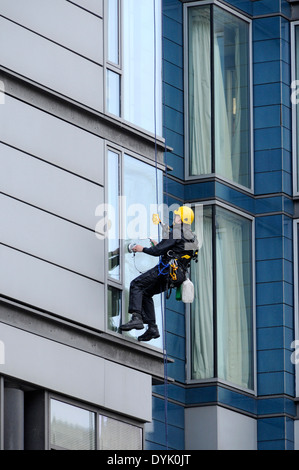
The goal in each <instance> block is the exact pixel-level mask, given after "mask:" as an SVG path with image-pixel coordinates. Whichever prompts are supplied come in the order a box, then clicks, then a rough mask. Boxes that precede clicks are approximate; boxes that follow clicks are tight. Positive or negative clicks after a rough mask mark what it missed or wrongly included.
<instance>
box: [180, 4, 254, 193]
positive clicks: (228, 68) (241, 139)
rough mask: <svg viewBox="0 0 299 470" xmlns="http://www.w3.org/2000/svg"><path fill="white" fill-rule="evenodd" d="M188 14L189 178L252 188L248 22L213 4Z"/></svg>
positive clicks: (196, 8)
mask: <svg viewBox="0 0 299 470" xmlns="http://www.w3.org/2000/svg"><path fill="white" fill-rule="evenodd" d="M212 11H213V24H212V20H211V12H212ZM188 12H189V18H188V21H189V45H188V47H189V51H188V54H189V82H188V86H189V171H190V175H204V174H209V173H211V172H215V173H217V174H219V175H221V176H222V177H224V178H226V179H229V180H230V181H233V182H234V183H236V184H240V185H242V186H245V187H250V186H251V165H250V160H251V157H250V91H249V89H250V87H249V24H248V23H247V22H246V21H244V20H242V19H240V18H239V17H236V16H234V15H232V14H231V13H229V12H227V11H225V10H223V9H221V8H219V7H217V6H215V5H213V6H211V5H208V6H207V5H204V6H203V5H202V6H197V7H193V8H189V9H188ZM211 34H213V37H211ZM211 54H213V57H212V67H211ZM212 84H213V85H214V86H213V89H212ZM212 103H213V108H212ZM213 160H214V161H213Z"/></svg>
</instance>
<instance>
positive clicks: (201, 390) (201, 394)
mask: <svg viewBox="0 0 299 470" xmlns="http://www.w3.org/2000/svg"><path fill="white" fill-rule="evenodd" d="M216 401H217V387H216V386H210V387H198V388H190V389H187V390H186V404H187V405H192V404H193V405H195V404H204V403H215V402H216Z"/></svg>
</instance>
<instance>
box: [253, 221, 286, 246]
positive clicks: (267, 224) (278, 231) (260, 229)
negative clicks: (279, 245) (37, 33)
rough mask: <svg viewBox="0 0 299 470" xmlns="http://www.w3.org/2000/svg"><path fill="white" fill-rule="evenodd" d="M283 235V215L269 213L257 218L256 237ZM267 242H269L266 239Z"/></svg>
mask: <svg viewBox="0 0 299 470" xmlns="http://www.w3.org/2000/svg"><path fill="white" fill-rule="evenodd" d="M281 235H282V215H269V216H262V217H257V218H256V237H257V238H266V237H279V236H281ZM266 243H268V242H267V241H266Z"/></svg>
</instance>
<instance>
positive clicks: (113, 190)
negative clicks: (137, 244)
mask: <svg viewBox="0 0 299 470" xmlns="http://www.w3.org/2000/svg"><path fill="white" fill-rule="evenodd" d="M107 165H108V221H109V222H108V223H109V231H108V263H109V268H108V269H109V277H110V278H113V279H117V280H119V279H120V264H119V261H120V253H119V239H120V233H119V193H120V188H119V185H120V183H119V154H118V153H116V152H112V151H111V150H108V158H107Z"/></svg>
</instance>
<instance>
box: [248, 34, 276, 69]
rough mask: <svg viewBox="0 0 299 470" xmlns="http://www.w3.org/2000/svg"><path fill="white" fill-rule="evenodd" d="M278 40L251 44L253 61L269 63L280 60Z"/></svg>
mask: <svg viewBox="0 0 299 470" xmlns="http://www.w3.org/2000/svg"><path fill="white" fill-rule="evenodd" d="M280 48H281V41H280V39H268V40H266V41H256V42H254V43H253V61H254V63H257V62H270V61H273V60H280V50H281V49H280Z"/></svg>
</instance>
